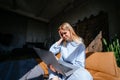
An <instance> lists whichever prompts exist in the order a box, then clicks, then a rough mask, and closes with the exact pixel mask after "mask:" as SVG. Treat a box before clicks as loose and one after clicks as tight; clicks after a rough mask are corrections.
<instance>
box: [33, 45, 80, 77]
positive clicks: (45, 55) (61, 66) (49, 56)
mask: <svg viewBox="0 0 120 80" xmlns="http://www.w3.org/2000/svg"><path fill="white" fill-rule="evenodd" d="M33 49H34V50H35V52H36V54H37V55H38V56H39V57H40V59H41V60H42V61H44V62H45V63H46V64H47V65H50V64H51V65H52V66H53V67H54V68H55V69H56V70H57V72H59V73H61V74H62V75H63V76H65V77H66V76H69V75H70V74H72V73H73V72H74V71H75V70H77V69H78V67H76V66H73V65H72V64H69V63H66V62H64V61H60V60H57V59H56V57H55V55H54V54H53V53H52V52H50V51H47V50H44V49H40V48H36V47H33Z"/></svg>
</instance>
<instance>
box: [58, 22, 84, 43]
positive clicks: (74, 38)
mask: <svg viewBox="0 0 120 80" xmlns="http://www.w3.org/2000/svg"><path fill="white" fill-rule="evenodd" d="M61 30H68V31H70V35H71V39H72V41H75V42H76V43H78V44H79V43H82V42H83V40H82V38H81V37H80V36H78V35H77V34H76V33H75V31H74V29H73V27H72V26H71V25H70V24H69V23H68V22H64V23H63V24H61V25H60V27H59V28H58V31H61ZM64 42H65V41H64Z"/></svg>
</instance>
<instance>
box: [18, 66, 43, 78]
mask: <svg viewBox="0 0 120 80" xmlns="http://www.w3.org/2000/svg"><path fill="white" fill-rule="evenodd" d="M43 74H44V71H43V70H42V68H41V67H40V66H39V64H38V65H36V66H35V67H34V68H33V69H31V70H30V71H28V72H27V73H26V74H25V75H24V76H23V77H21V78H20V79H19V80H38V79H39V80H44V79H43Z"/></svg>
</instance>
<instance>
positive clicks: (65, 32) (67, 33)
mask: <svg viewBox="0 0 120 80" xmlns="http://www.w3.org/2000/svg"><path fill="white" fill-rule="evenodd" d="M60 34H61V36H62V37H63V39H64V40H66V41H68V40H71V35H70V31H69V30H61V31H60Z"/></svg>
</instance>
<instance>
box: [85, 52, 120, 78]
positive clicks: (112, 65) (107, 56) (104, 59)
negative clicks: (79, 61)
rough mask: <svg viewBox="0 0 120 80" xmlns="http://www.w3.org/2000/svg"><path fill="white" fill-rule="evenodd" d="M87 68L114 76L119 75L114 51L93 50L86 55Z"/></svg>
mask: <svg viewBox="0 0 120 80" xmlns="http://www.w3.org/2000/svg"><path fill="white" fill-rule="evenodd" d="M87 54H89V53H87ZM87 54H86V55H87ZM86 68H88V69H92V70H96V71H100V72H104V73H107V74H111V75H114V76H117V75H118V71H117V70H118V69H117V64H116V60H115V57H114V53H113V52H93V53H92V54H91V55H89V56H88V57H86Z"/></svg>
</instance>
